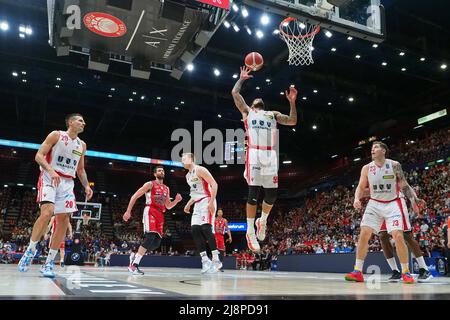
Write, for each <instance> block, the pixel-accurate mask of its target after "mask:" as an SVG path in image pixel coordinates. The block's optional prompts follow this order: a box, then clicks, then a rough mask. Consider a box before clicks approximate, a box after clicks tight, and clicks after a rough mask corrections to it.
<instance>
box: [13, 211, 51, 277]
mask: <svg viewBox="0 0 450 320" xmlns="http://www.w3.org/2000/svg"><path fill="white" fill-rule="evenodd" d="M54 209H55V206H54V204H53V203H45V204H42V205H41V209H40V215H39V218H37V220H36V222H35V223H34V226H33V231H32V233H31V238H30V244H29V245H28V248H27V250H25V252H24V254H23V256H22V258H21V259H20V261H19V265H18V269H19V271H21V272H26V271H28V270H29V268H30V265H31V263H32V262H33V258H34V255H35V254H36V245H37V243H38V242H39V241H40V240H41V238H42V237H43V236H44V235H45V232H46V231H47V226H48V224H49V222H50V219H51V218H52V215H53V211H54Z"/></svg>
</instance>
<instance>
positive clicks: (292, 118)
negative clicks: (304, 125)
mask: <svg viewBox="0 0 450 320" xmlns="http://www.w3.org/2000/svg"><path fill="white" fill-rule="evenodd" d="M285 94H286V98H287V99H288V101H289V106H290V107H291V110H290V112H289V115H285V114H282V113H281V112H278V111H275V112H274V114H275V118H276V119H277V122H278V123H279V124H283V125H286V126H295V125H296V124H297V107H296V105H295V101H296V100H297V90H296V89H295V88H294V87H290V88H289V93H288V92H287V91H286V92H285Z"/></svg>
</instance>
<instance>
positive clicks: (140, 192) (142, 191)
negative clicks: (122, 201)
mask: <svg viewBox="0 0 450 320" xmlns="http://www.w3.org/2000/svg"><path fill="white" fill-rule="evenodd" d="M152 187H153V183H152V182H151V181H149V182H146V183H144V185H143V186H142V187H140V188H139V189H138V190H137V191H136V192H135V193H134V194H133V195H132V196H131V199H130V202H129V203H128V207H127V211H125V213H124V214H123V220H124V221H128V219H130V218H131V210H132V209H133V206H134V204H135V203H136V200H137V199H139V198H140V197H142V196H143V195H144V194H145V193H146V192H148V191H150V190H151V189H152Z"/></svg>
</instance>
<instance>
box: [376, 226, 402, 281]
mask: <svg viewBox="0 0 450 320" xmlns="http://www.w3.org/2000/svg"><path fill="white" fill-rule="evenodd" d="M378 236H379V237H380V242H381V248H382V249H383V254H384V257H385V258H386V261H387V263H388V264H389V267H390V268H391V270H392V276H391V277H390V278H389V281H393V282H394V281H395V282H396V281H400V279H401V278H402V275H401V273H400V270H399V269H398V266H397V262H396V261H395V258H394V247H392V244H391V241H390V237H389V234H388V233H387V231H381V232H380V233H379V234H378Z"/></svg>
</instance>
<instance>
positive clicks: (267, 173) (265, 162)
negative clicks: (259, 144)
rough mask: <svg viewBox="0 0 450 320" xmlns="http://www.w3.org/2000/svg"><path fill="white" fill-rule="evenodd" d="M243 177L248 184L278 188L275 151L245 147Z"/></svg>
mask: <svg viewBox="0 0 450 320" xmlns="http://www.w3.org/2000/svg"><path fill="white" fill-rule="evenodd" d="M244 178H245V180H246V181H247V184H248V185H249V186H262V187H264V188H278V157H277V153H276V151H275V150H259V149H254V148H249V149H247V154H246V161H245V171H244Z"/></svg>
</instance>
